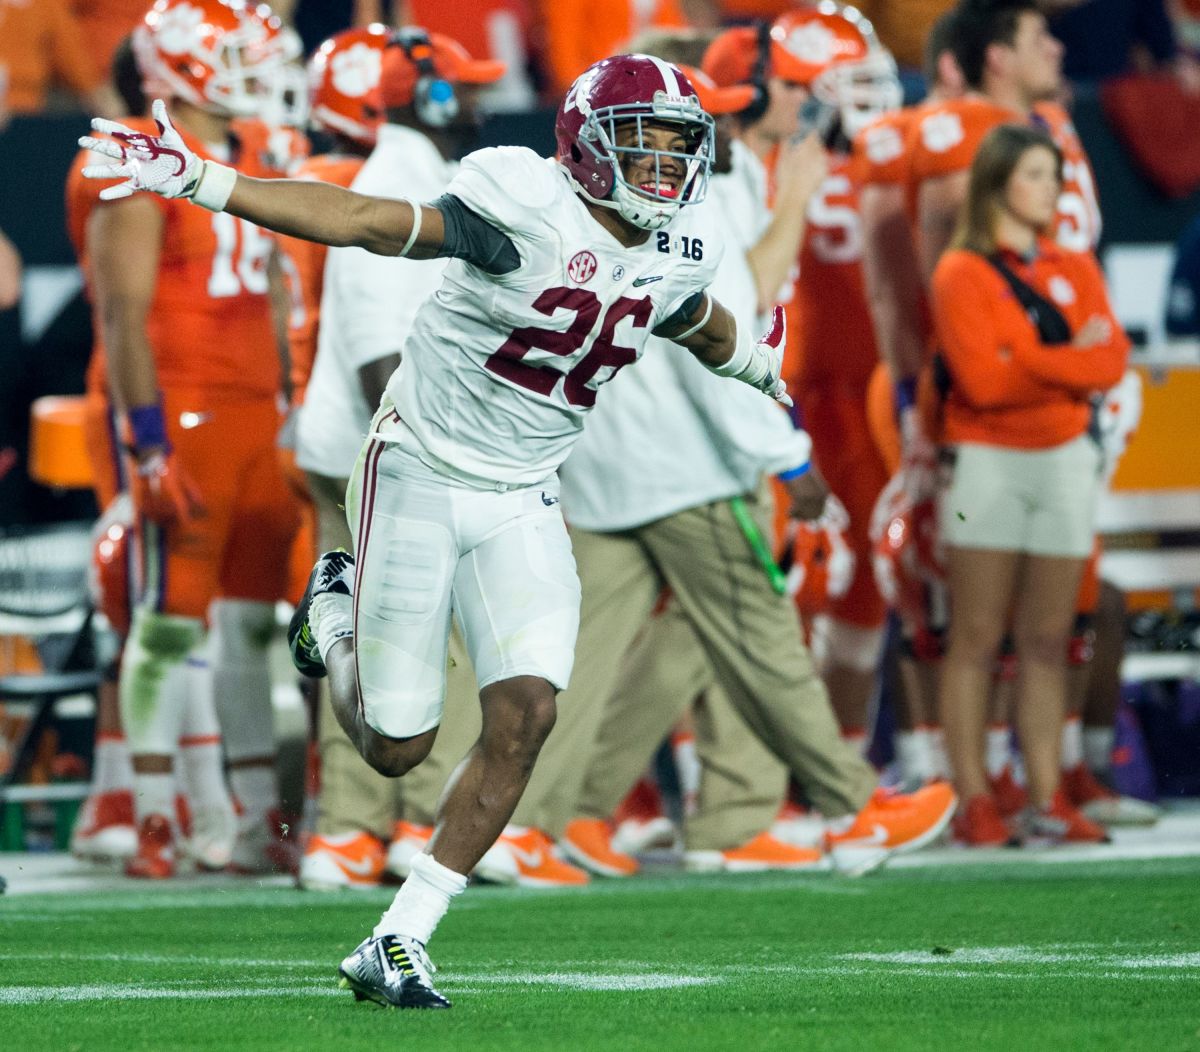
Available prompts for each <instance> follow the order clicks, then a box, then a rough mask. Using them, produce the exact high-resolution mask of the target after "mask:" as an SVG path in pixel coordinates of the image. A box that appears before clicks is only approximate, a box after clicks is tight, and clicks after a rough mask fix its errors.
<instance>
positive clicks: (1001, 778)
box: [988, 767, 1029, 818]
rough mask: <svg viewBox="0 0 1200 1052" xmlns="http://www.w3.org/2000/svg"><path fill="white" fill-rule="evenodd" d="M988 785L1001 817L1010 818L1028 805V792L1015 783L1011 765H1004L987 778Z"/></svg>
mask: <svg viewBox="0 0 1200 1052" xmlns="http://www.w3.org/2000/svg"><path fill="white" fill-rule="evenodd" d="M988 786H989V788H990V789H991V790H992V797H993V799H994V800H995V801H996V807H997V808H999V810H1000V817H1001V818H1012V817H1013V815H1016V814H1019V813H1020V812H1021V811H1024V810H1025V808H1026V807H1027V806H1028V805H1029V794H1028V793H1026V792H1025V789H1024V787H1022V786H1021V785H1018V784H1017V780H1016V778H1014V777H1013V771H1012V768H1011V767H1005V768H1004V770H1003V771H1001V772H1000V773H999V774H998V775H996V777H995V778H989V779H988Z"/></svg>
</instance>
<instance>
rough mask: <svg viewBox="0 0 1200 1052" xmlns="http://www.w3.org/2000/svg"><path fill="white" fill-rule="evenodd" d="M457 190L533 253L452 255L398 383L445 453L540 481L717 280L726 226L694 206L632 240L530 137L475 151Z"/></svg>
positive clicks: (407, 349) (408, 419)
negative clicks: (620, 237) (471, 259)
mask: <svg viewBox="0 0 1200 1052" xmlns="http://www.w3.org/2000/svg"><path fill="white" fill-rule="evenodd" d="M447 192H448V193H451V194H453V195H454V196H455V197H457V198H458V199H459V200H461V201H462V202H463V204H465V205H466V206H467V207H468V208H470V209H471V210H472V211H473V212H475V213H477V214H478V215H479V216H481V217H482V218H483V219H485V220H486V221H487V222H489V223H491V224H492V225H493V226H495V227H496V228H497V229H498V230H500V231H501V232H503V233H504V234H506V235H507V236H508V237H509V238H510V239H511V241H512V242H513V244H514V246H515V247H516V250H517V252H518V254H519V256H520V260H521V263H520V266H519V267H518V268H517V269H516V270H514V271H512V272H511V273H509V274H504V275H500V276H496V275H491V274H487V273H485V272H484V271H483V270H481V269H479V268H478V267H476V266H474V265H473V264H469V263H466V262H463V261H462V260H454V261H452V262H451V263H450V265H449V266H448V267H447V269H446V275H445V280H444V281H443V283H442V286H441V288H440V289H439V290H438V292H437V294H436V295H435V296H434V297H433V298H432V299H430V300H428V301H427V302H426V303H425V305H424V306H423V307H422V308H421V310H420V312H419V313H418V315H417V317H416V320H415V323H414V325H413V330H412V333H411V334H410V336H409V338H408V341H407V342H406V343H405V346H404V359H403V362H402V363H401V366H400V368H399V369H397V370H396V372H395V373H394V374H393V376H392V378H391V380H390V381H389V383H388V396H389V397H390V398H391V400H392V401H393V402H394V403H395V405H396V408H397V410H398V412H399V414H400V417H401V418H402V419H403V420H404V422H405V423H406V424H407V425H408V427H409V428H410V429H411V430H412V432H413V433H414V434H415V435H416V438H417V440H418V441H419V442H420V444H421V446H423V447H424V449H425V451H426V453H427V454H428V455H429V458H430V462H431V463H432V464H434V466H437V467H440V468H442V469H443V470H447V471H448V472H449V473H451V474H456V475H458V476H460V477H462V478H463V479H465V480H466V481H468V482H472V481H481V482H483V483H485V484H486V483H492V484H496V483H499V484H502V485H506V486H526V485H534V484H536V483H538V482H540V481H542V480H543V479H545V478H547V477H548V476H550V475H552V474H553V473H554V472H555V470H556V469H557V468H558V466H559V464H561V463H562V461H563V459H564V458H565V457H566V455H567V453H568V452H569V451H570V449H571V446H572V445H573V444H574V442H575V440H576V439H577V438H578V436H579V434H580V430H581V428H582V426H583V421H584V417H585V416H586V414H587V413H588V412H590V410H591V409H592V406H593V405H594V404H595V401H596V392H597V391H598V389H599V388H600V387H601V385H603V384H605V383H607V382H608V381H609V380H611V379H612V378H613V376H615V375H616V373H617V372H618V371H619V370H620V369H621V368H622V367H623V366H625V365H629V364H631V363H632V362H634V361H636V360H637V359H638V358H639V357H640V356H641V354H642V350H643V348H644V347H645V344H646V340H647V338H648V337H649V336H650V332H651V330H652V329H654V328H655V327H656V326H658V325H660V324H662V323H663V322H664V321H666V320H667V319H668V318H669V317H671V316H672V315H673V314H674V313H675V312H676V311H677V310H678V309H679V308H680V306H681V305H682V304H683V302H684V301H685V300H686V299H687V298H688V297H689V296H691V295H692V294H693V293H696V292H701V291H703V290H705V289H706V288H707V287H708V286H709V284H710V283H711V281H712V279H713V276H714V274H715V273H716V269H717V264H718V263H719V261H720V258H721V251H722V246H721V243H720V239H719V235H718V233H717V231H716V229H715V228H714V227H713V226H712V225H711V224H708V223H705V222H704V220H703V216H697V215H695V214H694V213H695V212H696V209H694V208H691V207H688V208H684V209H682V210H681V211H680V214H679V217H678V218H677V219H676V220H675V221H674V222H673V223H672V224H671V225H670V227H668V228H667V229H666V230H661V231H657V232H652V233H650V235H649V237H648V238H647V240H646V241H645V242H644V243H643V244H641V245H638V246H635V247H633V248H626V247H624V246H623V245H621V244H620V243H619V242H618V241H617V240H616V239H615V238H614V237H613V236H612V235H611V234H609V232H608V231H607V230H606V229H605V228H604V227H602V226H601V225H600V224H599V223H597V222H596V220H595V219H594V218H593V217H592V215H591V213H590V212H589V211H588V210H587V208H586V207H585V206H584V203H583V201H582V200H581V199H580V198H579V197H578V196H577V195H576V194H575V192H574V191H573V190H572V189H571V185H570V183H569V182H568V180H567V177H566V175H565V174H564V173H563V172H562V170H561V169H560V168H559V167H558V166H557V165H556V164H555V163H554V162H553V161H549V160H545V159H543V158H541V157H539V156H538V155H537V154H536V153H534V152H533V151H532V150H528V149H524V148H520V147H499V148H496V149H487V150H480V151H478V152H476V153H473V154H471V155H469V156H468V157H467V158H466V159H465V160H464V161H463V163H462V166H461V168H460V169H459V172H458V175H457V176H456V177H455V178H454V180H453V181H452V182H451V183H450V185H449V186H448V187H447ZM381 437H387V436H386V435H384V436H381Z"/></svg>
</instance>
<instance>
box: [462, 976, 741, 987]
mask: <svg viewBox="0 0 1200 1052" xmlns="http://www.w3.org/2000/svg"><path fill="white" fill-rule="evenodd" d="M467 978H468V981H470V982H473V983H487V984H489V985H494V986H516V985H519V986H556V987H561V988H563V989H566V990H673V989H676V988H678V987H681V986H711V985H712V984H713V983H719V982H722V981H723V978H724V977H718V976H715V975H676V974H673V973H668V972H647V973H645V974H643V975H604V974H596V973H589V972H494V973H491V974H486V973H479V974H474V975H468V977H467ZM446 986H447V989H450V988H452V986H453V984H451V983H449V982H448V983H447V984H446Z"/></svg>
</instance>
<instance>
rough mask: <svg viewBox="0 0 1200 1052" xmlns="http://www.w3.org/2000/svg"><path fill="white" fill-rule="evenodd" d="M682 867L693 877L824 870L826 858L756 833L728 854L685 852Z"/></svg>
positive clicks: (816, 852) (812, 849)
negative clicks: (789, 870) (709, 874)
mask: <svg viewBox="0 0 1200 1052" xmlns="http://www.w3.org/2000/svg"><path fill="white" fill-rule="evenodd" d="M683 867H684V869H687V870H689V871H691V872H692V873H762V872H764V871H766V870H769V869H825V868H827V863H826V861H825V856H824V855H823V854H822V853H821V852H820V851H818V850H817V849H816V848H812V847H792V846H791V845H790V844H785V843H784V842H783V841H782V840H776V839H775V837H773V836H772V835H771V834H770V833H759V834H758V836H756V837H755V838H754V839H753V840H749V841H747V842H746V843H745V844H743V845H742V846H741V847H735V848H730V849H729V850H728V851H685V852H684V853H683Z"/></svg>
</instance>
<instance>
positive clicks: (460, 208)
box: [432, 194, 521, 274]
mask: <svg viewBox="0 0 1200 1052" xmlns="http://www.w3.org/2000/svg"><path fill="white" fill-rule="evenodd" d="M432 207H434V208H436V209H437V210H438V211H439V212H441V213H442V221H443V222H444V223H445V224H446V235H445V238H444V239H443V241H442V247H441V249H439V251H438V255H439V256H450V257H453V258H454V259H464V260H466V261H467V262H468V263H471V264H473V265H474V266H476V267H478V268H479V269H480V270H483V271H486V272H487V273H488V274H510V273H512V272H513V271H514V270H516V269H517V267H519V266H520V265H521V256H520V254H519V253H518V252H517V246H516V245H514V244H513V243H512V241H511V240H510V239H509V237H508V235H507V234H503V233H501V232H500V231H499V230H497V229H496V228H495V227H494V226H492V224H491V223H489V222H488V221H487V220H486V219H484V218H482V217H481V216H480V215H479V214H478V213H476V212H472V211H471V210H470V209H469V208H468V207H467V206H466V205H464V204H463V203H462V202H461V201H460V200H459V199H458V198H457V197H455V196H454V195H453V194H442V196H441V197H439V198H438V199H437V200H436V201H434V202H433V203H432Z"/></svg>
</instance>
